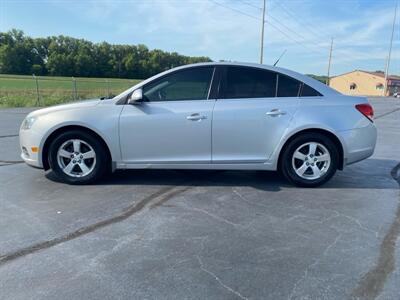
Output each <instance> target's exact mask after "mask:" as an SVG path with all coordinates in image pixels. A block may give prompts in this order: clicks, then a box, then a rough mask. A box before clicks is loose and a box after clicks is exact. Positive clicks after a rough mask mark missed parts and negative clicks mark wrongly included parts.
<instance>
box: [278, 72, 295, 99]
mask: <svg viewBox="0 0 400 300" xmlns="http://www.w3.org/2000/svg"><path fill="white" fill-rule="evenodd" d="M300 88H301V82H300V81H298V80H296V79H293V78H291V77H289V76H286V75H282V74H279V77H278V94H277V96H278V97H298V96H299V94H300Z"/></svg>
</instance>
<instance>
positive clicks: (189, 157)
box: [20, 63, 377, 187]
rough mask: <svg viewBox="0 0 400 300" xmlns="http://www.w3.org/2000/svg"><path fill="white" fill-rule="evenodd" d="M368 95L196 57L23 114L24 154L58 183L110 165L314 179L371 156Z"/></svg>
mask: <svg viewBox="0 0 400 300" xmlns="http://www.w3.org/2000/svg"><path fill="white" fill-rule="evenodd" d="M376 138H377V131H376V128H375V126H374V123H373V109H372V107H371V106H370V105H369V104H368V101H367V99H366V98H362V97H350V96H345V95H342V94H340V93H338V92H336V91H335V90H333V89H331V88H329V87H328V86H326V85H324V84H322V83H320V82H318V81H316V80H314V79H312V78H310V77H307V76H304V75H301V74H298V73H296V72H293V71H289V70H286V69H283V68H277V67H271V66H266V65H258V64H242V63H201V64H194V65H187V66H183V67H178V68H175V69H172V70H169V71H166V72H163V73H161V74H158V75H156V76H153V77H151V78H149V79H147V80H145V81H143V82H141V83H139V84H137V85H135V86H133V87H132V88H130V89H129V90H127V91H125V92H123V93H122V94H120V95H118V96H116V97H114V98H112V99H105V100H91V101H84V102H80V103H73V104H66V105H59V106H54V107H50V108H45V109H40V110H37V111H34V112H32V113H30V114H29V115H28V116H27V117H26V119H25V120H24V121H23V123H22V125H21V129H20V144H21V151H22V154H21V156H22V158H23V159H24V161H25V162H26V163H27V164H29V165H31V166H34V167H38V168H43V169H45V170H48V169H52V171H53V172H54V173H55V174H56V175H57V176H58V177H59V178H60V179H61V180H63V181H64V182H66V183H71V184H85V183H91V182H94V181H96V180H97V179H99V178H100V177H102V176H103V175H104V174H105V173H106V172H107V171H114V170H116V169H147V168H154V169H167V168H168V169H222V170H279V171H281V172H282V173H283V174H284V176H285V177H286V178H287V179H288V180H289V181H290V182H291V183H293V184H295V185H299V186H305V187H313V186H318V185H320V184H323V183H325V182H326V181H328V180H329V179H330V178H331V177H332V176H333V175H334V174H335V172H336V170H337V169H339V170H342V169H343V168H344V167H345V166H347V165H349V164H351V163H355V162H357V161H360V160H363V159H365V158H367V157H369V156H371V155H372V153H373V151H374V148H375V143H376Z"/></svg>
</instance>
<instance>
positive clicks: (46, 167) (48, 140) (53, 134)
mask: <svg viewBox="0 0 400 300" xmlns="http://www.w3.org/2000/svg"><path fill="white" fill-rule="evenodd" d="M71 130H79V131H84V132H86V133H89V134H90V135H92V136H94V137H95V138H96V139H98V140H99V141H100V143H102V144H103V146H104V149H106V153H107V157H108V160H109V163H110V167H111V164H112V155H111V151H110V148H109V147H108V145H107V143H106V142H105V140H104V138H103V137H102V136H100V134H98V133H97V132H96V131H94V130H92V129H90V128H88V127H85V126H82V125H65V126H63V127H59V128H57V129H55V130H54V131H53V132H51V133H50V134H49V135H48V136H47V138H46V140H45V142H44V144H43V150H42V155H41V159H42V164H43V169H44V170H49V169H50V164H49V160H48V153H49V148H50V145H51V142H52V141H53V140H54V139H55V138H56V137H57V136H58V135H59V134H61V133H63V132H67V131H71Z"/></svg>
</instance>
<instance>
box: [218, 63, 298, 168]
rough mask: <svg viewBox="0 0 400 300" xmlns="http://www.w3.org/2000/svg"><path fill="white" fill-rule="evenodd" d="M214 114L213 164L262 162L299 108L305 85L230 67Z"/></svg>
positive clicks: (263, 71)
mask: <svg viewBox="0 0 400 300" xmlns="http://www.w3.org/2000/svg"><path fill="white" fill-rule="evenodd" d="M222 74H223V75H222V76H221V77H222V82H221V88H220V93H219V96H218V99H217V101H216V104H215V107H214V113H213V128H212V162H213V163H261V162H265V161H267V160H268V159H269V157H270V156H271V154H272V153H273V151H274V150H275V149H276V147H277V145H278V143H279V141H280V140H281V138H282V136H283V134H284V132H285V130H286V129H287V128H288V126H289V122H290V121H291V118H292V117H293V115H294V113H295V112H296V109H297V107H298V103H299V101H298V99H299V98H298V95H299V91H300V87H301V83H300V82H299V81H297V80H295V79H292V78H290V77H287V76H285V75H283V74H278V73H276V72H273V71H269V70H266V69H261V68H255V67H243V66H226V67H224V71H222Z"/></svg>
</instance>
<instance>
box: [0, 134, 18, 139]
mask: <svg viewBox="0 0 400 300" xmlns="http://www.w3.org/2000/svg"><path fill="white" fill-rule="evenodd" d="M16 136H19V134H8V135H0V139H3V138H10V137H16Z"/></svg>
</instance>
